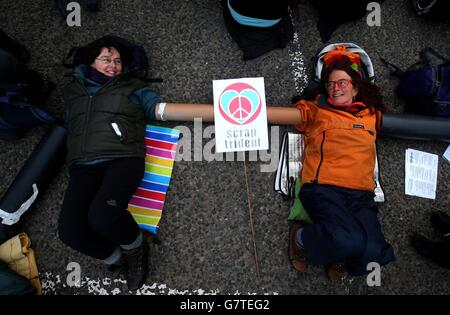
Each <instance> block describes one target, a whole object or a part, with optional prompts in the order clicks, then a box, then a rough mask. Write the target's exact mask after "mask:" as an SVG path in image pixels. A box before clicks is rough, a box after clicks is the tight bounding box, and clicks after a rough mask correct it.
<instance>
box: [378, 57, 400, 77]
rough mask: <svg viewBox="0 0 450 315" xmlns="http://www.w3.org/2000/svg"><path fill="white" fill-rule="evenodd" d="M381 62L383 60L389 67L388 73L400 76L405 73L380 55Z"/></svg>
mask: <svg viewBox="0 0 450 315" xmlns="http://www.w3.org/2000/svg"><path fill="white" fill-rule="evenodd" d="M380 60H381V62H383V63H384V64H385V65H386V67H388V68H389V70H390V75H392V76H394V77H397V78H400V77H402V76H403V74H404V73H405V71H403V70H402V69H400V68H399V67H397V66H396V65H394V64H392V63H390V62H388V61H387V60H386V59H384V58H382V57H380Z"/></svg>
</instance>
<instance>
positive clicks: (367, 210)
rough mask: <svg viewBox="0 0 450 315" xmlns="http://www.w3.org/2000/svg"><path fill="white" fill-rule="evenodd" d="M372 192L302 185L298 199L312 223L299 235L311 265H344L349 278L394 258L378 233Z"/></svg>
mask: <svg viewBox="0 0 450 315" xmlns="http://www.w3.org/2000/svg"><path fill="white" fill-rule="evenodd" d="M373 196H374V195H373V193H372V192H368V191H362V190H354V189H347V188H341V187H336V186H331V185H319V184H305V185H303V187H302V189H301V191H300V200H301V201H302V204H303V206H304V207H305V209H306V211H308V213H309V215H310V216H311V218H312V220H313V221H314V224H312V225H309V226H307V227H306V228H305V229H304V230H303V233H302V239H303V244H304V246H305V249H306V252H307V256H308V259H309V261H310V262H311V264H313V265H326V264H329V263H333V262H345V263H346V266H347V270H348V272H349V273H350V274H352V275H362V274H365V273H367V270H366V268H367V264H368V263H370V262H377V263H379V264H380V265H384V264H386V263H388V262H390V261H393V260H394V259H395V257H394V251H393V249H392V247H391V245H389V244H388V243H387V242H386V241H385V239H384V236H383V234H382V231H381V226H380V223H379V221H378V217H377V215H378V209H377V206H376V204H375V202H374V200H373Z"/></svg>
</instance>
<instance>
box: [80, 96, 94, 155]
mask: <svg viewBox="0 0 450 315" xmlns="http://www.w3.org/2000/svg"><path fill="white" fill-rule="evenodd" d="M91 105H92V95H89V104H88V108H87V113H86V119H85V126H86V128H84V130H83V141H82V145H81V152H82V155H84V154H85V150H86V138H87V130H88V126H89V117H90V113H91Z"/></svg>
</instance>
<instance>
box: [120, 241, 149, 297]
mask: <svg viewBox="0 0 450 315" xmlns="http://www.w3.org/2000/svg"><path fill="white" fill-rule="evenodd" d="M148 254H149V246H148V243H147V241H146V240H145V239H144V240H143V241H142V244H141V246H139V247H138V248H135V249H132V250H124V251H122V258H123V262H124V265H125V266H124V267H125V277H126V279H127V285H128V289H130V290H131V291H134V290H137V289H139V288H140V287H141V286H142V284H143V283H144V281H145V279H146V277H147V273H148Z"/></svg>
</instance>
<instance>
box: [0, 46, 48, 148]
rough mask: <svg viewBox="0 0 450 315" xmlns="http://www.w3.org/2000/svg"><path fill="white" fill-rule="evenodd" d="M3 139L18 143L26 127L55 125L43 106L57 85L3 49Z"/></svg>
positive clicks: (0, 53) (0, 119)
mask: <svg viewBox="0 0 450 315" xmlns="http://www.w3.org/2000/svg"><path fill="white" fill-rule="evenodd" d="M0 64H3V65H7V64H8V65H9V66H3V67H2V68H0V139H3V140H15V139H18V138H20V137H21V136H23V134H24V133H25V131H26V129H27V128H30V127H34V126H37V125H40V124H53V123H55V119H54V118H53V117H52V116H51V115H50V114H48V113H47V112H46V111H45V110H43V109H42V108H40V107H39V105H42V104H43V103H44V102H45V101H46V99H47V97H48V94H49V93H50V91H51V90H52V89H53V87H54V84H53V83H52V82H49V81H47V80H46V79H44V77H43V76H42V75H40V74H39V73H38V72H36V71H33V70H31V69H28V68H27V67H26V65H24V64H23V63H21V62H20V61H19V60H18V59H17V58H16V56H14V55H12V54H11V53H9V52H8V51H6V50H3V49H0Z"/></svg>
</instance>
